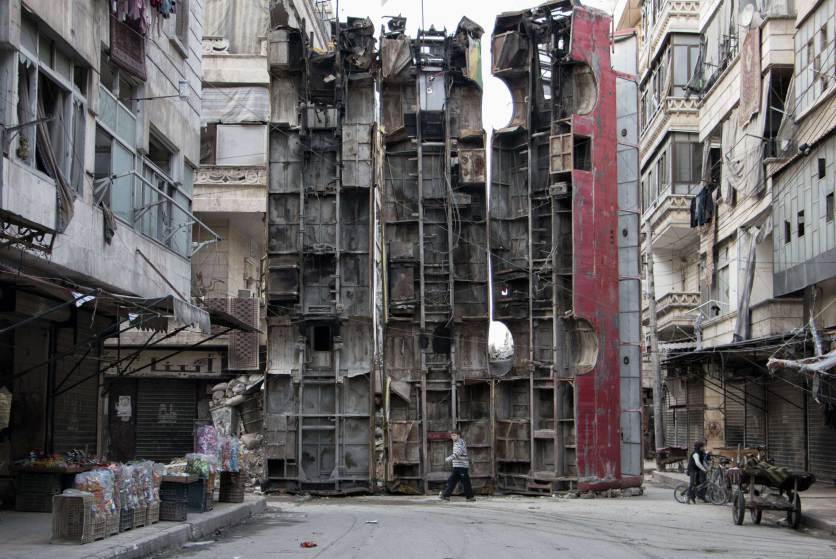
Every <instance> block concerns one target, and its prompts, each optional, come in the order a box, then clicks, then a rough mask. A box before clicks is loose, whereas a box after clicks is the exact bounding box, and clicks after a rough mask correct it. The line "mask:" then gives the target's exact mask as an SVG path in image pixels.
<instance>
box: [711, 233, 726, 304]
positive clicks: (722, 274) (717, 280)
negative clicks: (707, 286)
mask: <svg viewBox="0 0 836 559" xmlns="http://www.w3.org/2000/svg"><path fill="white" fill-rule="evenodd" d="M715 250H716V254H715V262H716V264H715V267H714V282H713V285H712V287H711V290H712V293H711V298H712V299H714V300H715V301H716V302H717V303H718V308H717V309H716V310H715V313H714V314H715V315H720V314H725V313H726V312H728V311H729V310H730V309H729V285H730V284H729V277H730V276H729V244H728V243H725V244H723V245H721V246H720V247H718V248H716V249H715Z"/></svg>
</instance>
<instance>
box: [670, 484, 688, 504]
mask: <svg viewBox="0 0 836 559" xmlns="http://www.w3.org/2000/svg"><path fill="white" fill-rule="evenodd" d="M673 498H674V499H676V502H677V503H682V504H683V505H684V504H685V503H687V502H688V484H687V483H680V484H679V485H677V486H676V489H674V490H673Z"/></svg>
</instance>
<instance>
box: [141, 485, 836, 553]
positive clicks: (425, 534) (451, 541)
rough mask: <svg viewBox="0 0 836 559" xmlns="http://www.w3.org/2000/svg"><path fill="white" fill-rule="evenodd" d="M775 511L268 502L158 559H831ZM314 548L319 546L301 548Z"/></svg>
mask: <svg viewBox="0 0 836 559" xmlns="http://www.w3.org/2000/svg"><path fill="white" fill-rule="evenodd" d="M781 518H783V517H782V516H780V515H777V514H770V513H765V514H764V520H763V524H762V525H760V526H755V525H753V524H752V522H751V519H750V518H749V516H748V515H747V517H746V523H745V524H744V525H743V526H735V525H734V524H733V523H732V520H731V508H730V507H729V506H713V505H707V504H700V505H681V504H679V503H676V502H675V501H674V500H673V492H672V491H671V490H670V489H668V488H662V487H657V486H650V487H647V488H646V491H645V495H643V496H638V497H621V498H611V499H606V498H597V499H562V498H552V497H540V498H528V497H514V496H510V497H484V498H481V499H478V500H477V501H476V502H475V503H468V502H465V501H464V499H461V498H458V499H457V498H455V497H454V498H453V500H452V501H451V502H449V503H445V502H441V501H439V500H438V499H437V498H433V497H396V496H375V497H352V498H330V499H316V498H314V499H304V498H303V499H299V498H280V499H272V500H271V501H270V502H269V503H268V509H267V512H265V513H264V514H262V515H259V516H256V517H254V518H253V519H252V520H250V521H249V522H247V523H245V524H242V525H239V526H237V527H236V528H232V529H229V530H227V531H224V532H220V533H217V534H215V535H214V536H213V537H210V538H207V539H206V540H204V541H202V542H193V543H192V544H190V547H187V548H179V549H176V550H170V551H168V552H166V553H164V554H162V555H158V556H157V558H158V559H163V558H173V557H185V558H189V559H252V558H261V557H271V558H283V557H291V558H297V557H303V558H318V559H326V558H334V559H337V558H339V559H354V558H356V559H413V558H414V559H448V558H449V559H492V558H505V557H514V558H524V559H540V558H544V559H545V558H548V559H555V558H558V557H559V558H571V557H579V558H594V557H605V558H607V559H616V558H618V559H621V558H634V557H635V558H669V557H675V558H677V559H681V558H687V557H699V558H701V559H705V558H706V557H735V558H745V557H764V558H780V557H792V558H800V557H816V558H819V557H836V540H834V539H831V538H830V537H827V536H825V534H824V533H823V532H820V533H819V532H816V531H810V530H801V531H794V530H791V529H789V528H787V527H786V526H781V525H780V519H781ZM303 542H312V543H314V544H316V547H309V548H305V547H302V545H301V544H302V543H303Z"/></svg>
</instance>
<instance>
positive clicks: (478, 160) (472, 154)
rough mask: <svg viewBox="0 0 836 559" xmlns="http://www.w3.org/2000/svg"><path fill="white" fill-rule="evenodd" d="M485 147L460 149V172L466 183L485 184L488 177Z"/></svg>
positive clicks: (462, 179)
mask: <svg viewBox="0 0 836 559" xmlns="http://www.w3.org/2000/svg"><path fill="white" fill-rule="evenodd" d="M485 171H486V163H485V150H484V149H463V150H460V151H459V173H460V178H461V181H462V183H464V184H483V183H484V182H485V179H486V176H487V175H486V173H485Z"/></svg>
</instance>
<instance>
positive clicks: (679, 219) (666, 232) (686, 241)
mask: <svg viewBox="0 0 836 559" xmlns="http://www.w3.org/2000/svg"><path fill="white" fill-rule="evenodd" d="M692 198H693V196H691V195H690V194H668V195H666V196H663V197H662V198H659V199H658V200H657V201H656V202H655V206H654V207H652V208H650V209H649V210H648V211H647V212H646V213H645V215H644V218H645V219H646V220H649V221H650V227H651V230H652V232H653V238H652V241H653V248H654V249H669V250H680V249H683V248H685V247H687V246H688V245H690V244H691V243H693V242H695V241H696V240H697V239H698V238H699V236H698V235H697V230H696V229H692V228H691V199H692Z"/></svg>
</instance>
